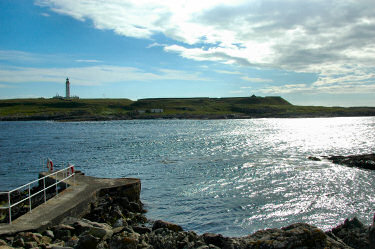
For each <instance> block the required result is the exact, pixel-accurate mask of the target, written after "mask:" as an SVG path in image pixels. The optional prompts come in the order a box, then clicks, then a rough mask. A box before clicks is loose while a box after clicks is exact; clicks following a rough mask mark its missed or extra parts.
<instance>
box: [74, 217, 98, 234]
mask: <svg viewBox="0 0 375 249" xmlns="http://www.w3.org/2000/svg"><path fill="white" fill-rule="evenodd" d="M73 227H74V228H75V231H76V233H77V234H78V235H79V234H82V233H83V232H85V231H88V230H90V229H91V228H92V227H93V225H91V224H89V223H88V222H86V220H85V219H82V220H79V221H76V222H75V223H74V224H73Z"/></svg>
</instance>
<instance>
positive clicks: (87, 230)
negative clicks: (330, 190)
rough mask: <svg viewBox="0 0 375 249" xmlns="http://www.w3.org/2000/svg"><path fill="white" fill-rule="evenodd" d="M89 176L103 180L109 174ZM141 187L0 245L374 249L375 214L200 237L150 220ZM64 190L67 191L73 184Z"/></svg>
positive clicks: (11, 235)
mask: <svg viewBox="0 0 375 249" xmlns="http://www.w3.org/2000/svg"><path fill="white" fill-rule="evenodd" d="M88 179H91V180H93V181H95V182H96V181H105V178H93V177H88ZM123 179H125V178H123ZM110 181H117V180H116V179H112V180H110ZM91 185H92V184H91ZM110 185H112V183H111V184H110ZM137 186H138V187H136V188H131V191H129V190H130V189H129V190H127V191H123V189H122V187H121V186H117V185H116V186H112V187H109V188H108V187H105V188H103V189H101V190H100V191H99V192H98V193H97V194H96V196H97V197H96V198H94V199H92V202H91V203H90V204H89V206H88V207H89V208H88V209H87V207H85V208H83V207H82V210H85V212H84V213H82V212H80V214H79V215H77V216H69V215H68V216H66V217H65V218H64V219H63V220H62V221H59V222H58V223H51V224H50V225H49V226H41V227H40V228H34V229H31V228H29V229H23V230H21V231H20V232H8V233H5V234H3V235H1V236H0V248H2V249H6V248H43V249H47V248H55V249H76V248H77V249H93V248H98V249H102V248H114V249H117V248H130V249H188V248H196V249H218V248H225V249H252V248H254V249H255V248H257V249H259V248H265V249H276V248H279V249H280V248H331V249H339V248H347V249H350V248H358V249H359V248H375V216H374V220H373V224H372V225H370V226H365V225H363V224H362V223H361V222H360V221H359V220H358V219H357V218H353V219H350V220H349V219H346V220H345V221H344V223H343V224H340V225H339V226H337V227H334V228H332V229H330V230H328V231H323V230H322V229H319V228H318V227H316V226H312V225H310V224H307V223H294V224H289V225H287V226H285V227H282V228H270V229H265V230H259V231H256V232H254V233H252V234H249V235H247V236H242V237H226V236H223V235H221V234H215V233H203V234H201V235H199V234H197V233H195V232H194V231H185V230H184V229H183V228H182V227H181V226H180V225H178V224H173V223H170V222H167V221H162V220H151V219H148V218H147V217H146V215H145V213H146V212H147V211H146V210H145V209H144V206H143V203H142V202H141V200H140V183H139V184H138V185H137ZM126 189H128V187H126ZM64 191H67V192H69V188H68V189H66V190H64ZM62 194H63V193H62ZM79 206H80V205H79ZM82 210H81V211H82ZM68 213H70V212H68ZM16 221H17V220H16ZM16 221H15V222H16ZM41 228H42V229H41Z"/></svg>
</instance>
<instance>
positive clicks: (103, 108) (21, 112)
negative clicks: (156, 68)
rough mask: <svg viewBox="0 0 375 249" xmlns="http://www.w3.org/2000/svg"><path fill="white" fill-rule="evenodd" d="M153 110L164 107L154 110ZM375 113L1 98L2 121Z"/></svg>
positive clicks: (273, 102)
mask: <svg viewBox="0 0 375 249" xmlns="http://www.w3.org/2000/svg"><path fill="white" fill-rule="evenodd" d="M152 109H163V112H162V113H153V112H152ZM333 116H334V117H336V116H375V108H374V107H350V108H343V107H319V106H296V105H292V104H291V103H289V102H288V101H286V100H285V99H283V98H281V97H256V96H252V97H243V98H155V99H140V100H137V101H132V100H129V99H43V98H40V99H11V100H0V120H115V119H138V118H142V119H147V118H189V119H190V118H193V119H216V118H262V117H333Z"/></svg>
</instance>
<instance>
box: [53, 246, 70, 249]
mask: <svg viewBox="0 0 375 249" xmlns="http://www.w3.org/2000/svg"><path fill="white" fill-rule="evenodd" d="M51 249H74V248H73V247H69V246H52V247H51Z"/></svg>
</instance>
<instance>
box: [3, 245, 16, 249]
mask: <svg viewBox="0 0 375 249" xmlns="http://www.w3.org/2000/svg"><path fill="white" fill-rule="evenodd" d="M0 249H13V247H11V246H8V245H1V246H0Z"/></svg>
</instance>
